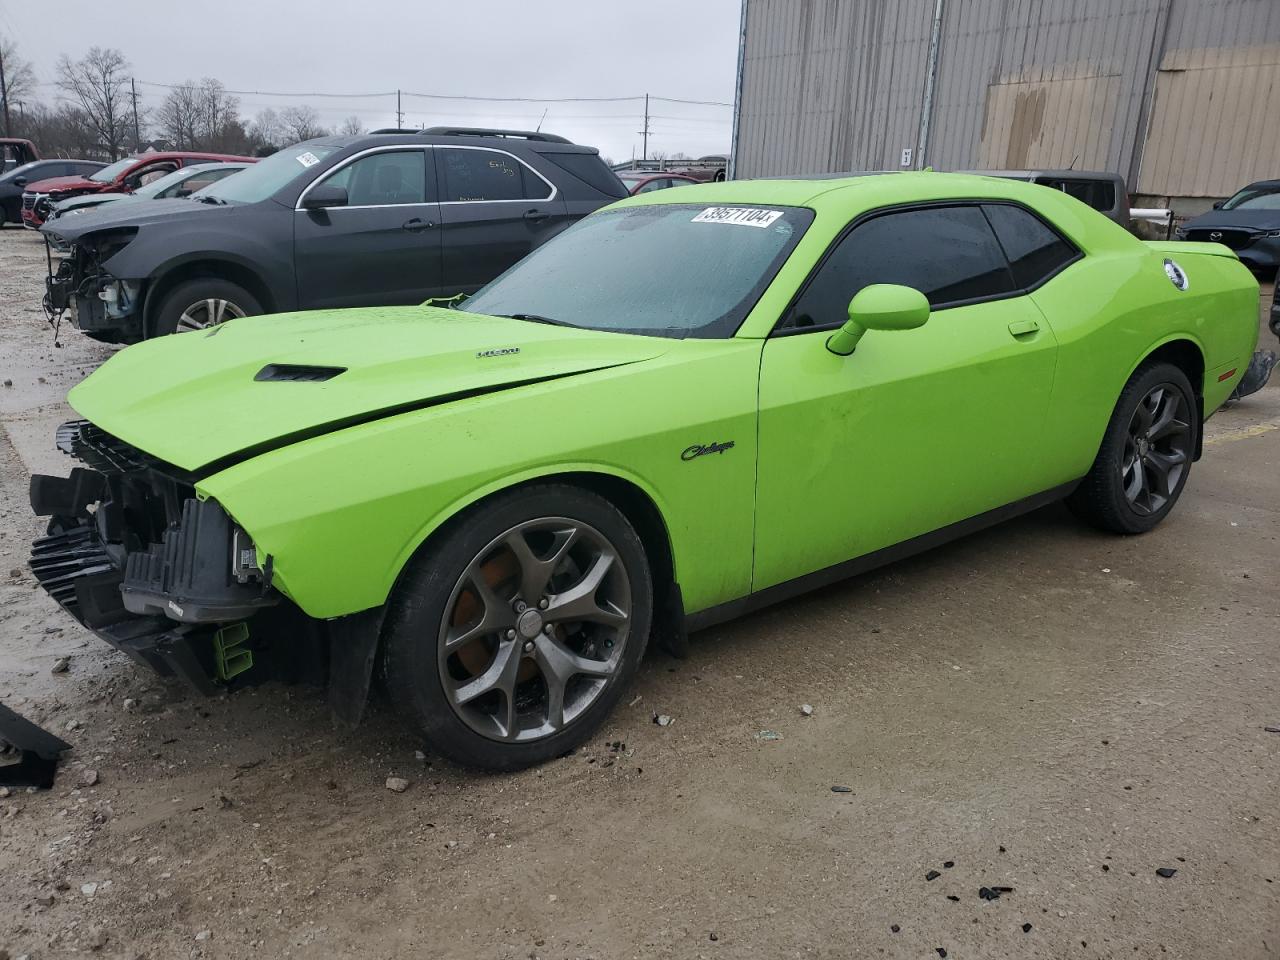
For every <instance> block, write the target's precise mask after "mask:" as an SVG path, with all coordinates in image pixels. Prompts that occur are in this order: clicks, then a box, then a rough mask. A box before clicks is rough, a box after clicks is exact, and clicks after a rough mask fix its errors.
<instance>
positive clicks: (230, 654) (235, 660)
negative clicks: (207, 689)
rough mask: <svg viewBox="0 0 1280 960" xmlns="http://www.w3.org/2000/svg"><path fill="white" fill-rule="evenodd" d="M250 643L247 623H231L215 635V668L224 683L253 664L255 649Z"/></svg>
mask: <svg viewBox="0 0 1280 960" xmlns="http://www.w3.org/2000/svg"><path fill="white" fill-rule="evenodd" d="M248 643H249V626H248V624H245V623H232V624H229V625H228V626H225V627H222V628H221V629H219V630H218V632H217V633H215V634H214V635H213V658H214V668H215V670H216V672H217V675H218V679H219V680H221V681H222V682H223V683H226V682H227V681H228V680H230V679H231V678H232V677H238V676H239V675H240V674H242V673H244V672H245V671H246V670H248V669H249V668H250V667H252V666H253V651H252V650H250V649H249V647H248Z"/></svg>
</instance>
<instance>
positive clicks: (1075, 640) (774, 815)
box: [0, 230, 1280, 960]
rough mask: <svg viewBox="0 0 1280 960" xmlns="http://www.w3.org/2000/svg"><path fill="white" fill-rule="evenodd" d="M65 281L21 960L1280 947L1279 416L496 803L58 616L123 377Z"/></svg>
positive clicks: (1236, 420)
mask: <svg viewBox="0 0 1280 960" xmlns="http://www.w3.org/2000/svg"><path fill="white" fill-rule="evenodd" d="M42 273H43V249H42V247H41V246H40V245H39V244H38V243H37V242H36V241H35V238H34V237H32V236H31V235H30V234H27V233H24V232H22V231H19V230H5V231H2V232H0V381H5V386H3V387H0V426H2V427H3V430H2V431H0V699H3V701H4V702H5V703H6V704H8V705H10V706H11V707H14V708H15V709H17V710H19V711H20V712H22V713H24V714H25V715H27V716H28V717H30V718H31V719H33V720H35V721H36V722H38V723H41V724H43V725H46V726H48V727H49V728H51V729H53V730H55V731H56V732H58V733H59V734H60V735H62V736H64V737H65V738H66V739H67V740H69V741H70V742H71V743H72V744H73V745H74V751H73V753H72V754H71V755H70V757H69V759H68V761H67V762H66V763H64V765H63V767H62V770H61V773H60V775H59V778H58V782H57V785H56V786H55V787H54V789H53V790H51V791H47V792H41V793H29V792H25V791H17V792H15V793H14V794H13V795H11V796H9V797H7V798H4V799H0V903H2V904H3V905H5V906H6V907H7V909H6V910H4V911H3V912H0V950H7V951H8V954H9V955H10V956H11V957H18V956H21V955H24V954H25V955H27V956H28V957H30V958H31V960H43V958H48V957H63V956H83V955H85V954H86V953H92V954H96V955H97V956H103V957H121V958H129V960H133V958H142V957H146V958H170V957H188V956H190V957H208V958H246V957H326V958H328V957H353V958H354V957H359V958H370V957H415V958H426V957H442V958H443V957H449V958H462V957H485V958H534V957H545V958H584V957H594V958H614V957H617V958H631V957H635V958H666V957H673V958H674V957H679V958H685V957H688V958H702V957H706V958H714V957H722V958H738V957H746V956H752V957H755V956H759V957H769V958H774V957H832V958H835V957H840V958H845V957H854V956H857V957H871V956H877V957H878V956H885V957H919V958H929V960H936V958H937V957H939V956H943V955H944V954H943V951H945V952H946V953H945V956H947V957H951V958H975V957H986V958H1007V957H1026V958H1063V957H1082V958H1084V957H1142V958H1147V957H1164V956H1168V957H1185V958H1193V960H1204V958H1209V957H1225V956H1230V957H1233V958H1237V960H1250V958H1262V957H1276V956H1280V803H1278V802H1277V800H1278V799H1280V789H1278V785H1280V784H1278V780H1280V735H1278V734H1276V733H1268V732H1266V731H1265V730H1264V727H1267V726H1274V725H1280V643H1277V640H1278V638H1280V387H1277V386H1272V387H1269V388H1268V389H1267V390H1266V391H1264V392H1263V393H1262V394H1259V395H1258V396H1256V397H1254V398H1252V399H1251V400H1249V401H1247V402H1245V403H1242V404H1240V405H1238V406H1237V407H1235V408H1233V409H1229V410H1226V411H1224V412H1222V413H1220V414H1219V415H1218V416H1216V417H1215V418H1214V419H1213V420H1212V421H1211V422H1210V425H1209V427H1208V439H1207V444H1208V445H1207V448H1206V455H1205V458H1204V460H1203V461H1202V462H1201V463H1199V464H1197V466H1196V469H1195V471H1194V473H1193V475H1192V479H1191V481H1190V485H1189V487H1188V489H1187V492H1186V494H1185V495H1184V497H1183V499H1182V502H1181V504H1180V505H1179V507H1178V509H1177V511H1176V512H1175V513H1174V515H1173V517H1172V519H1171V520H1170V521H1168V522H1166V523H1165V524H1164V525H1162V526H1161V527H1160V528H1159V529H1158V530H1157V531H1156V532H1154V533H1152V534H1150V535H1148V536H1145V537H1141V538H1137V539H1119V538H1114V537H1108V536H1102V535H1099V534H1095V533H1092V532H1090V531H1087V530H1085V529H1082V528H1081V527H1080V526H1079V525H1077V524H1076V523H1074V522H1073V521H1072V519H1071V518H1070V517H1069V516H1068V515H1067V514H1066V512H1065V511H1064V510H1062V509H1059V508H1051V509H1046V510H1043V511H1040V512H1038V513H1036V514H1033V515H1031V516H1028V517H1025V518H1023V519H1021V520H1018V521H1015V522H1012V523H1009V524H1006V525H1004V526H1002V527H999V528H997V529H994V530H990V531H987V532H985V533H982V534H980V535H977V536H974V537H970V538H968V539H966V540H964V541H961V542H959V543H955V544H952V545H950V546H948V547H946V548H943V549H940V550H935V551H933V552H932V553H930V554H928V555H926V556H923V557H920V558H916V559H914V560H911V561H907V562H904V563H899V564H896V565H894V566H892V567H889V568H887V569H885V570H883V571H881V572H879V573H876V574H873V575H870V576H865V577H861V578H859V579H857V580H854V581H852V582H849V583H846V584H842V585H838V586H835V587H832V588H830V589H827V590H823V591H821V592H819V593H816V594H813V595H811V596H808V597H805V598H802V599H799V600H796V601H793V602H790V603H787V604H785V605H782V606H779V607H777V608H774V609H772V610H770V611H767V612H765V613H763V614H759V615H757V616H754V617H752V618H750V619H747V620H743V621H741V622H738V623H734V624H730V625H727V626H724V627H721V628H718V629H715V630H713V631H710V632H707V633H704V634H701V635H698V636H697V637H695V638H694V640H695V642H694V645H693V654H692V657H691V658H690V659H689V660H686V661H680V662H677V661H673V660H670V659H668V658H666V657H665V656H663V655H661V654H654V655H652V656H651V657H650V658H649V659H648V661H647V663H646V664H645V667H644V669H643V670H642V673H641V675H640V677H639V681H638V683H637V685H636V688H635V690H634V692H633V693H632V694H631V696H630V697H628V698H626V699H627V700H630V701H631V702H630V704H629V705H625V704H626V701H624V706H622V707H621V708H620V709H619V710H617V711H616V713H615V715H614V716H613V717H612V718H611V719H610V720H609V721H608V722H607V724H606V725H605V727H604V729H602V730H601V732H600V735H599V736H598V737H596V738H595V739H594V740H593V741H592V742H591V743H590V744H589V745H588V746H587V747H586V748H585V749H583V750H582V751H581V752H579V753H577V754H575V755H573V756H571V757H569V758H567V759H563V760H560V761H557V762H554V763H551V764H548V765H546V766H544V767H542V768H540V769H537V770H530V771H526V772H523V773H519V774H516V775H512V776H482V775H477V774H473V773H469V772H465V771H461V770H458V769H456V768H454V767H451V766H449V765H447V764H444V763H442V762H439V761H436V760H435V759H434V758H431V757H426V758H419V757H417V756H415V751H416V750H417V749H418V748H419V746H420V745H419V744H418V743H416V742H415V741H414V739H413V738H412V737H410V736H409V735H407V734H406V733H405V732H403V731H402V730H401V729H400V728H399V726H398V725H397V724H396V722H395V721H394V719H393V718H391V717H390V716H389V715H388V713H387V711H386V710H385V709H383V708H381V707H379V706H377V705H375V707H374V709H373V711H372V715H371V717H370V719H369V721H368V722H367V723H366V724H365V725H364V726H363V727H362V728H361V729H360V730H359V731H358V732H357V733H356V734H355V735H346V734H341V733H338V732H335V731H334V729H333V728H332V726H331V724H330V722H329V719H328V714H327V712H326V708H325V704H324V702H323V698H322V696H321V694H320V693H319V692H318V691H312V690H309V689H302V688H285V687H281V686H266V687H261V688H258V689H256V690H252V691H246V692H243V693H239V694H237V695H235V696H231V697H223V698H216V699H208V700H205V699H195V698H193V697H192V696H190V695H188V694H187V693H186V692H185V691H184V690H183V689H182V688H180V687H170V686H166V685H163V684H161V683H160V682H158V681H157V680H156V679H155V678H154V677H152V676H150V675H148V674H146V673H144V672H142V671H141V670H139V669H138V668H135V667H134V666H133V665H132V664H131V663H130V662H129V661H128V660H127V659H125V658H124V657H123V656H121V655H118V654H116V653H114V652H113V651H111V650H110V649H109V648H108V647H107V646H106V645H104V644H102V643H101V642H99V641H97V640H95V639H94V638H93V637H91V636H90V635H89V634H88V633H87V632H85V631H83V630H81V629H79V628H78V627H77V626H76V625H75V624H74V623H73V622H72V621H71V620H70V619H69V618H68V617H66V616H64V615H62V614H60V612H59V611H58V610H57V609H56V607H55V605H54V604H53V603H52V601H50V600H48V599H47V598H46V597H45V596H44V594H43V593H42V592H41V591H39V590H37V589H36V588H35V584H34V582H33V580H32V578H31V577H30V575H29V574H28V573H27V571H26V565H25V561H26V551H27V545H28V543H29V541H30V539H31V537H32V536H34V535H35V534H36V533H37V532H38V530H39V524H38V523H37V522H36V521H35V520H34V519H33V518H31V517H30V515H29V511H28V508H27V505H26V486H27V477H28V475H29V473H30V472H32V471H59V472H65V471H66V470H67V469H68V467H69V465H68V463H67V462H66V461H65V459H63V458H61V456H60V455H59V454H58V453H57V452H56V451H54V450H53V449H52V445H51V439H52V431H53V428H54V427H55V426H56V425H57V423H59V422H60V421H61V420H62V419H65V418H66V417H67V416H68V412H69V411H68V410H67V408H66V407H65V405H64V403H63V399H62V398H63V397H64V395H65V392H66V390H67V389H68V388H69V387H70V386H71V385H73V384H74V383H75V382H76V381H77V380H78V379H79V378H81V377H82V376H83V375H84V374H85V373H87V372H88V371H89V370H90V369H91V368H92V367H93V366H94V365H95V364H97V363H99V362H101V360H102V359H104V358H105V357H106V356H107V355H108V354H109V349H108V348H105V347H101V346H98V345H95V344H92V343H91V342H89V341H87V340H85V339H84V338H83V337H82V336H80V335H79V334H77V333H76V332H75V331H74V330H64V331H63V341H64V345H63V346H62V347H60V348H55V347H54V344H53V336H52V332H51V331H50V330H49V329H48V328H47V327H46V325H45V324H44V321H43V317H42V315H41V313H40V312H39V309H38V306H37V295H38V292H39V289H40V286H39V284H40V278H41V276H42ZM1267 293H1268V297H1267V300H1268V301H1269V293H1270V291H1269V290H1268V291H1267ZM1266 339H1267V340H1271V335H1270V334H1269V333H1268V334H1266ZM1273 345H1274V344H1273ZM9 381H11V385H9ZM10 571H12V572H10ZM59 657H69V658H70V667H69V670H68V671H67V672H65V673H60V674H53V673H51V668H52V666H53V665H54V663H55V661H56V660H57V658H59ZM632 698H634V699H632ZM802 704H811V705H812V706H813V708H814V709H813V712H812V716H806V715H805V714H804V713H803V712H802V711H801V709H800V707H801V705H802ZM654 713H662V714H667V715H670V716H672V717H674V718H675V722H674V723H673V724H672V725H670V726H665V727H659V726H657V725H655V724H654V723H652V722H651V717H652V715H653V714H654ZM765 731H770V732H771V734H769V735H765V734H764V732H765ZM389 776H397V777H403V778H404V779H406V780H407V781H408V783H409V786H408V789H407V790H406V791H405V792H403V793H393V792H391V791H389V790H387V789H386V787H385V785H384V784H385V781H386V779H387V778H388V777H389ZM835 786H839V787H841V788H845V787H847V788H848V789H847V790H842V791H840V792H836V791H834V790H833V789H832V788H833V787H835ZM1158 868H1170V869H1173V870H1176V873H1175V874H1174V875H1173V876H1172V877H1169V878H1163V877H1160V876H1158V875H1157V873H1156V871H1157V869H1158ZM931 871H936V873H937V876H936V878H934V879H932V880H929V879H928V877H929V876H930V872H931ZM983 887H986V888H988V889H989V888H991V887H1011V888H1013V889H1012V891H1010V892H1005V893H1003V894H1001V895H1000V896H999V898H998V899H995V900H985V899H982V898H981V897H980V895H979V891H980V888H983ZM0 956H3V953H0Z"/></svg>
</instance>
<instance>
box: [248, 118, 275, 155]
mask: <svg viewBox="0 0 1280 960" xmlns="http://www.w3.org/2000/svg"><path fill="white" fill-rule="evenodd" d="M282 137H283V131H282V130H281V127H280V116H279V114H277V113H276V112H275V111H274V110H272V109H271V108H270V107H264V108H263V109H261V110H259V111H258V113H257V116H255V117H254V118H253V123H251V124H249V144H250V146H252V147H253V149H254V151H255V153H256V154H257V155H258V156H260V157H262V156H266V155H267V154H269V153H275V152H276V150H277V149H279V147H280V140H281V139H282Z"/></svg>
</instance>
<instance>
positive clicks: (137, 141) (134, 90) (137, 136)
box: [129, 77, 142, 150]
mask: <svg viewBox="0 0 1280 960" xmlns="http://www.w3.org/2000/svg"><path fill="white" fill-rule="evenodd" d="M129 90H130V92H131V94H132V97H133V148H134V149H135V150H137V149H139V148H141V146H142V128H141V127H140V126H139V124H138V85H137V84H136V83H134V81H133V77H130V78H129Z"/></svg>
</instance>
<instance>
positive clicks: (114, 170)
mask: <svg viewBox="0 0 1280 960" xmlns="http://www.w3.org/2000/svg"><path fill="white" fill-rule="evenodd" d="M137 162H138V158H137V157H125V158H124V159H123V160H117V161H116V162H115V163H111V164H108V165H107V166H105V167H103V168H102V169H101V170H95V171H94V172H93V173H91V174H89V179H90V180H96V181H98V183H110V182H111V181H112V180H114V179H115V178H116V177H118V176H120V174H122V173H124V172H125V171H126V170H128V169H129V168H130V167H132V166H133V165H134V164H135V163H137Z"/></svg>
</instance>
